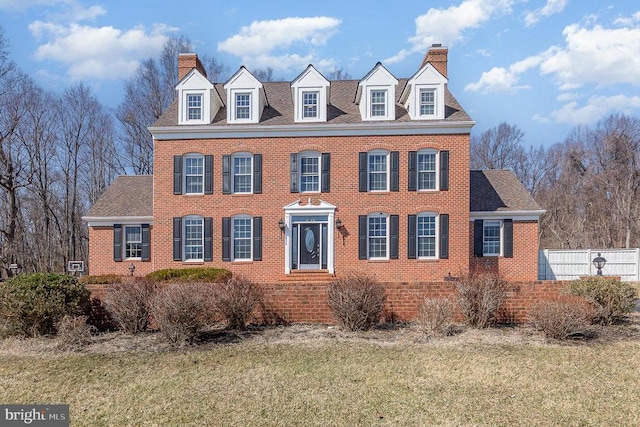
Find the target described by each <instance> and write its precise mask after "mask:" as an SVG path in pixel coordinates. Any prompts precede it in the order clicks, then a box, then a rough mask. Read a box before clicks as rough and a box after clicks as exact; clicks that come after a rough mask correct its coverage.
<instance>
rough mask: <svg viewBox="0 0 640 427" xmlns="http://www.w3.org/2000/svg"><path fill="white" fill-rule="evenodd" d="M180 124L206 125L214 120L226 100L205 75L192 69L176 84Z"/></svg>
mask: <svg viewBox="0 0 640 427" xmlns="http://www.w3.org/2000/svg"><path fill="white" fill-rule="evenodd" d="M176 90H177V91H178V109H179V110H178V124H181V125H206V124H209V123H211V122H212V121H213V118H214V117H215V116H216V114H217V113H218V110H220V108H222V107H223V106H224V102H223V101H222V98H220V95H218V92H217V91H216V90H215V89H214V87H213V83H211V82H210V81H209V80H208V79H207V78H206V77H205V76H204V75H202V74H201V73H200V71H198V70H197V69H196V68H193V69H191V71H189V72H188V73H187V74H186V75H185V76H184V77H183V78H182V79H181V80H180V81H179V82H178V84H177V85H176Z"/></svg>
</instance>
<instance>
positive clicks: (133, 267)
mask: <svg viewBox="0 0 640 427" xmlns="http://www.w3.org/2000/svg"><path fill="white" fill-rule="evenodd" d="M127 269H128V270H129V275H130V276H133V272H134V271H136V266H135V265H133V263H131V264H129V267H127Z"/></svg>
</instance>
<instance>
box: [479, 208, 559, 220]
mask: <svg viewBox="0 0 640 427" xmlns="http://www.w3.org/2000/svg"><path fill="white" fill-rule="evenodd" d="M545 212H546V210H544V209H540V210H514V211H506V210H505V211H475V212H470V213H469V221H475V220H476V219H503V218H513V219H515V220H518V221H538V220H540V216H542V215H543V214H544V213H545Z"/></svg>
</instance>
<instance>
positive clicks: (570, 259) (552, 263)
mask: <svg viewBox="0 0 640 427" xmlns="http://www.w3.org/2000/svg"><path fill="white" fill-rule="evenodd" d="M598 253H601V254H602V256H603V257H604V258H605V259H606V260H607V263H606V264H605V266H604V268H603V269H602V274H603V275H605V276H620V277H621V278H622V280H623V281H626V282H638V281H640V249H639V248H636V249H580V250H565V249H545V250H542V251H539V252H538V279H539V280H574V279H579V278H580V276H592V275H595V274H596V268H595V267H594V265H593V259H594V258H595V257H597V256H598Z"/></svg>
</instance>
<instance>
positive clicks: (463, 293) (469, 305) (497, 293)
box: [456, 272, 507, 328]
mask: <svg viewBox="0 0 640 427" xmlns="http://www.w3.org/2000/svg"><path fill="white" fill-rule="evenodd" d="M456 289H457V291H458V302H459V304H460V309H461V311H462V316H463V317H464V318H465V321H466V322H467V324H468V325H469V326H472V327H474V328H486V327H488V326H490V325H491V324H493V323H494V322H495V321H496V317H497V314H498V310H499V309H500V308H501V307H502V304H503V303H504V301H505V300H506V299H507V283H506V281H505V280H504V279H502V278H501V277H500V276H498V275H496V274H493V273H485V272H483V273H469V274H464V275H462V277H461V278H460V279H459V280H458V281H457V283H456Z"/></svg>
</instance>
